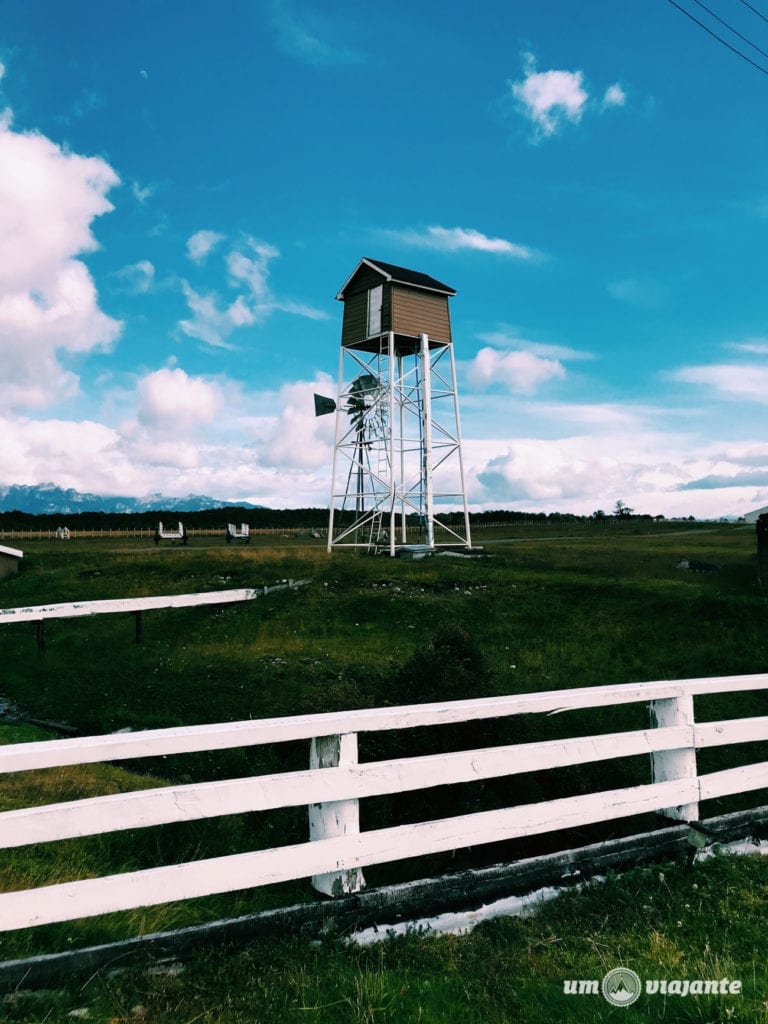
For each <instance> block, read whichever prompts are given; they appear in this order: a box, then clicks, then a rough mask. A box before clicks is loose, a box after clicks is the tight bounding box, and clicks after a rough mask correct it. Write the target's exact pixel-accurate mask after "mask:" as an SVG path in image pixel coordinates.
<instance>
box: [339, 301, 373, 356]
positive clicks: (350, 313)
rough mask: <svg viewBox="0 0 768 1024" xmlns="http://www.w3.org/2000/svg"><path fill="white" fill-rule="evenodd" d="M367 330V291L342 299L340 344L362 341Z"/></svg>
mask: <svg viewBox="0 0 768 1024" xmlns="http://www.w3.org/2000/svg"><path fill="white" fill-rule="evenodd" d="M367 330H368V292H361V293H360V294H359V295H350V296H349V297H348V298H347V299H345V301H344V321H343V326H342V329H341V343H342V345H350V344H354V342H356V341H362V340H363V338H365V336H366V332H367Z"/></svg>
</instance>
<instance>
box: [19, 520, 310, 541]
mask: <svg viewBox="0 0 768 1024" xmlns="http://www.w3.org/2000/svg"><path fill="white" fill-rule="evenodd" d="M62 518H64V517H62ZM313 531H314V532H315V533H317V532H318V531H317V529H316V528H313V527H309V526H305V527H295V526H290V527H280V526H269V527H261V528H258V527H252V528H251V531H250V532H251V536H253V535H254V534H255V535H257V536H261V537H275V536H285V537H301V536H302V535H304V536H307V535H309V534H311V533H312V532H313ZM155 532H156V528H155V527H152V526H143V527H139V526H135V527H127V528H115V529H108V528H104V529H99V530H73V529H71V528H70V531H69V535H70V538H71V539H72V540H94V539H99V538H100V537H138V538H143V537H146V538H147V539H148V540H154V537H155ZM225 534H226V528H225V527H223V526H220V527H215V526H205V527H191V528H190V529H188V530H187V536H188V537H224V536H225ZM323 536H324V534H323ZM55 539H56V528H53V529H50V530H28V529H23V530H0V540H55Z"/></svg>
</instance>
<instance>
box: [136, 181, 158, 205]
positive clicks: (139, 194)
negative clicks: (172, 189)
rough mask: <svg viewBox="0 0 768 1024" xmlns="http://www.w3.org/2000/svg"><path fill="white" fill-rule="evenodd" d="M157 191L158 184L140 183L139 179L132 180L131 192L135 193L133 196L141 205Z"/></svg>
mask: <svg viewBox="0 0 768 1024" xmlns="http://www.w3.org/2000/svg"><path fill="white" fill-rule="evenodd" d="M156 191H157V186H156V185H140V184H139V183H138V181H134V182H131V193H132V194H133V198H134V199H135V200H136V201H137V202H138V203H139V204H140V205H141V206H143V205H144V203H146V201H147V200H148V199H151V198H152V196H153V195H154V194H155V192H156Z"/></svg>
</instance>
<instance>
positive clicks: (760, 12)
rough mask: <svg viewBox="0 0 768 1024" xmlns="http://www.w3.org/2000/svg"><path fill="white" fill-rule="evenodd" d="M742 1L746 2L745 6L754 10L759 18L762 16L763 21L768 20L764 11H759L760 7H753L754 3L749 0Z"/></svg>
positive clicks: (742, 0)
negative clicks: (748, 1) (748, 0)
mask: <svg viewBox="0 0 768 1024" xmlns="http://www.w3.org/2000/svg"><path fill="white" fill-rule="evenodd" d="M741 2H742V3H743V4H744V6H745V7H748V8H749V9H750V11H752V12H754V13H755V14H756V15H757V16H758V18H762V19H763V21H765V22H768V18H766V16H765V15H764V14H763V12H762V11H758V9H757V8H756V7H753V6H752V4H750V3H747V0H741Z"/></svg>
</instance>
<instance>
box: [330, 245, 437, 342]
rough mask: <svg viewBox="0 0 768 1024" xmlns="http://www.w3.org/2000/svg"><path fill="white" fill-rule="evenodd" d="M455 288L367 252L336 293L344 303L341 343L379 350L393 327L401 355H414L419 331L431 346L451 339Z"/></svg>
mask: <svg viewBox="0 0 768 1024" xmlns="http://www.w3.org/2000/svg"><path fill="white" fill-rule="evenodd" d="M455 294H456V291H455V289H453V288H451V287H450V286H449V285H447V284H442V283H441V282H440V281H437V280H435V278H434V277H430V276H429V275H428V274H422V273H420V272H419V271H416V270H407V269H406V268H405V267H396V266H394V265H393V264H392V263H382V262H381V260H373V259H369V258H367V257H364V258H363V259H362V260H361V261H360V263H359V264H358V265H357V267H356V269H355V270H354V272H353V273H352V275H351V276H350V277H349V278H348V280H347V281H346V283H345V284H344V286H343V287H342V289H341V291H340V292H339V293H338V295H337V296H336V298H337V299H339V300H340V301H341V302H343V303H344V319H343V322H342V328H341V344H342V346H343V347H345V348H356V349H360V350H362V351H368V352H378V351H379V346H380V339H381V336H382V335H383V334H388V333H389V332H390V331H392V332H393V333H394V338H395V349H396V352H397V354H399V355H410V354H412V353H413V352H415V351H416V349H417V348H418V345H419V335H421V334H426V335H427V336H428V337H429V344H430V348H433V347H435V346H442V345H450V344H451V342H452V341H453V339H452V337H451V316H450V312H449V310H448V299H449V298H450V297H451V296H452V295H455Z"/></svg>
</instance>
